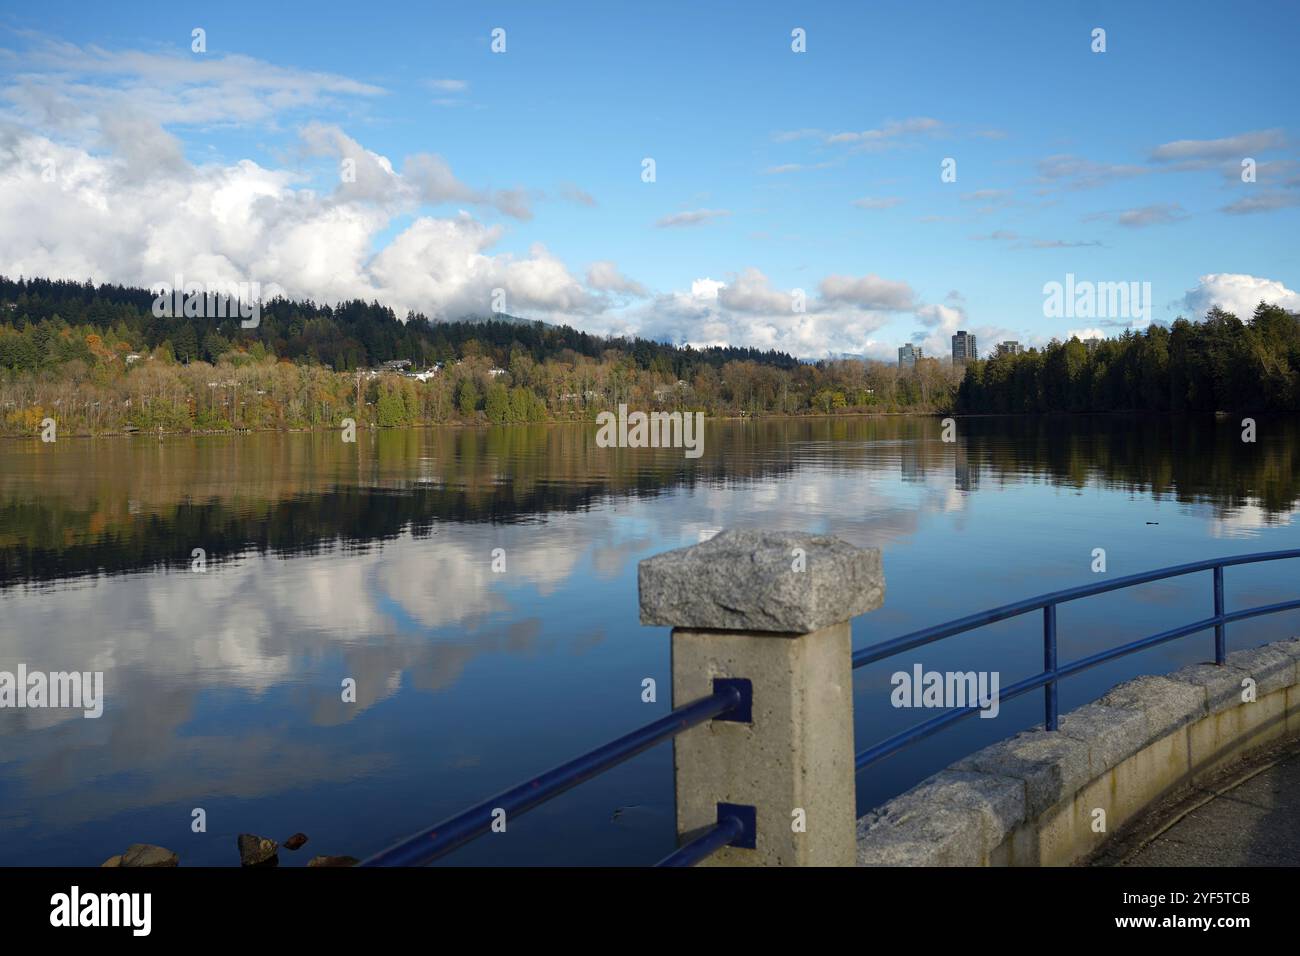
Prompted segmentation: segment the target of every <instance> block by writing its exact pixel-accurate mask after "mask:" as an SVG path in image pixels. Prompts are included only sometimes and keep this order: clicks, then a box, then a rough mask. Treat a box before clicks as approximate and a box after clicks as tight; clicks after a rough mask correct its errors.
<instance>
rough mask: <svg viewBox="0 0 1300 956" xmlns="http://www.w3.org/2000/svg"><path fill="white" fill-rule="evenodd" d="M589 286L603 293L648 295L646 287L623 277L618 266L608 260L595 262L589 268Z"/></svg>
mask: <svg viewBox="0 0 1300 956" xmlns="http://www.w3.org/2000/svg"><path fill="white" fill-rule="evenodd" d="M587 285H589V286H591V288H593V289H599V290H601V291H602V292H622V293H625V294H627V295H635V296H643V295H645V294H646V290H645V286H643V285H642V284H641V283H639V282H637V281H636V280H635V279H629V278H628V277H627V276H625V275H623V273H621V272H619V271H618V266H616V265H615V264H614V263H613V262H610V261H608V260H602V261H600V262H593V263H592V264H591V265H590V266H589V267H588V268H587Z"/></svg>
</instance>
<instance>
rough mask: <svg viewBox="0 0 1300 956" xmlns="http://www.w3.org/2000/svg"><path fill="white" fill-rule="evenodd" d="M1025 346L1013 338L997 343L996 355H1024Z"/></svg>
mask: <svg viewBox="0 0 1300 956" xmlns="http://www.w3.org/2000/svg"><path fill="white" fill-rule="evenodd" d="M1024 354H1025V347H1024V346H1023V345H1021V344H1020V343H1019V342H1017V341H1015V340H1014V339H1008V340H1007V341H1005V342H999V343H998V355H1024Z"/></svg>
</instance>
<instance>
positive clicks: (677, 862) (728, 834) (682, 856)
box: [655, 817, 744, 867]
mask: <svg viewBox="0 0 1300 956" xmlns="http://www.w3.org/2000/svg"><path fill="white" fill-rule="evenodd" d="M743 829H744V827H743V826H742V824H741V822H740V820H739V819H738V818H737V817H723V818H722V819H721V820H719V821H718V822H717V823H715V824H714V825H713V826H711V827H709V829H707V830H705V831H704V832H703V833H702V834H700V835H699V836H698V837H696V838H695V839H694V840H692V841H691V842H690V843H687V844H686V845H685V846H681V847H678V848H677V849H676V850H674V851H673V852H672V853H669V854H668V855H667V856H666V857H664V858H663V859H662V860H660V861H659V862H658V863H656V864H655V866H659V867H687V866H694V865H695V864H696V863H699V862H700V861H701V860H704V859H706V858H707V857H709V856H712V855H713V854H714V853H716V852H718V850H721V849H722V848H723V847H724V846H727V845H728V844H730V843H734V842H735V840H736V838H737V837H738V836H740V834H741V831H742V830H743Z"/></svg>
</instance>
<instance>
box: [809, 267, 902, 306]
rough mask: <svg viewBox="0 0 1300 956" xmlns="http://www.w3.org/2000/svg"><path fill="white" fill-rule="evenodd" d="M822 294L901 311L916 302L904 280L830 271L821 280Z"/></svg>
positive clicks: (828, 299)
mask: <svg viewBox="0 0 1300 956" xmlns="http://www.w3.org/2000/svg"><path fill="white" fill-rule="evenodd" d="M821 293H822V297H823V298H825V299H826V300H827V301H829V302H842V303H846V304H852V305H857V306H861V307H862V308H866V309H881V310H887V311H904V310H907V309H911V308H912V307H913V305H914V304H915V294H914V293H913V292H912V287H911V286H909V285H908V284H907V283H906V282H897V281H892V280H889V279H882V278H881V277H880V276H878V275H865V276H842V275H829V276H827V277H826V278H825V279H823V280H822V281H821Z"/></svg>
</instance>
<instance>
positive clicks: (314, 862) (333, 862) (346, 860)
mask: <svg viewBox="0 0 1300 956" xmlns="http://www.w3.org/2000/svg"><path fill="white" fill-rule="evenodd" d="M360 862H361V861H360V860H358V859H357V858H356V857H355V856H313V857H312V858H311V860H310V861H309V862H308V863H307V865H308V866H356V865H357V864H358V863H360Z"/></svg>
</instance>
